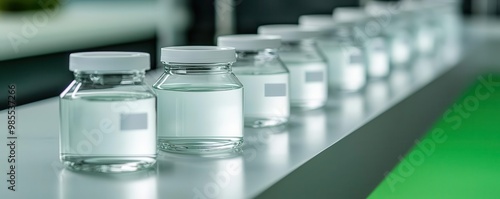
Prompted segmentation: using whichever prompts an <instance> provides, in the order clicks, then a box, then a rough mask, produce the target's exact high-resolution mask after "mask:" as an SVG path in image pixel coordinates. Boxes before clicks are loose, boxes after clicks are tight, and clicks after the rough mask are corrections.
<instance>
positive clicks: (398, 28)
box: [365, 1, 415, 69]
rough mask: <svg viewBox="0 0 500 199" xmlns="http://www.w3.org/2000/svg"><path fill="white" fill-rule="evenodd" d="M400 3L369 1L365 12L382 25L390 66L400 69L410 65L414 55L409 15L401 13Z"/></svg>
mask: <svg viewBox="0 0 500 199" xmlns="http://www.w3.org/2000/svg"><path fill="white" fill-rule="evenodd" d="M399 5H400V3H397V2H383V1H369V2H367V4H366V7H365V10H366V12H367V13H368V14H369V15H370V16H372V17H374V18H375V19H376V20H377V21H378V22H379V23H380V25H381V26H382V31H383V34H384V35H386V36H387V39H388V43H389V44H388V50H389V57H390V63H391V68H393V69H400V68H406V67H408V66H410V65H411V62H412V61H413V55H414V51H415V50H414V45H413V44H414V42H413V34H412V32H411V31H412V29H413V27H412V24H411V23H409V21H411V17H410V15H408V14H403V13H401V9H400V8H399Z"/></svg>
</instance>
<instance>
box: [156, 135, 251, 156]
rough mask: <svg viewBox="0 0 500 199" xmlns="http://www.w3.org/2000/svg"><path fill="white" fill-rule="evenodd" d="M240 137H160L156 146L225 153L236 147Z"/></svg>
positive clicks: (192, 152)
mask: <svg viewBox="0 0 500 199" xmlns="http://www.w3.org/2000/svg"><path fill="white" fill-rule="evenodd" d="M242 144H243V138H242V137H215V138H207V137H161V138H159V139H158V148H159V149H160V150H162V151H166V152H172V153H186V154H206V153H226V152H231V151H234V150H235V149H238V148H239V147H240V146H241V145H242Z"/></svg>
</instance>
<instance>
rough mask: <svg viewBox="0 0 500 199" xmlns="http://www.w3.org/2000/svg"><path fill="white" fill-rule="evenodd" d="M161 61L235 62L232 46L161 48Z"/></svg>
mask: <svg viewBox="0 0 500 199" xmlns="http://www.w3.org/2000/svg"><path fill="white" fill-rule="evenodd" d="M161 61H162V62H172V63H195V64H196V63H198V64H200V63H223V62H235V61H236V52H235V50H234V48H232V47H217V46H173V47H165V48H162V49H161Z"/></svg>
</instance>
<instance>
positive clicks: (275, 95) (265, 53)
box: [218, 35, 290, 127]
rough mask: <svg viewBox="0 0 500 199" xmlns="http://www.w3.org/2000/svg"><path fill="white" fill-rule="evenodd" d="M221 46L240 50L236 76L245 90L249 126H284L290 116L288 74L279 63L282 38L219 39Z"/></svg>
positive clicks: (233, 37) (234, 67)
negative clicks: (278, 52)
mask: <svg viewBox="0 0 500 199" xmlns="http://www.w3.org/2000/svg"><path fill="white" fill-rule="evenodd" d="M218 45H219V46H228V47H234V48H235V49H236V55H237V59H236V63H234V64H233V73H234V74H235V75H236V77H238V80H240V82H241V83H242V84H243V86H244V88H245V89H244V119H245V126H249V127H267V126H276V125H281V124H284V123H286V122H287V121H288V117H289V116H290V99H289V96H288V92H289V91H288V81H289V74H288V70H287V68H286V67H285V65H284V64H283V62H282V61H281V60H280V59H279V57H278V54H277V49H278V47H279V46H280V45H281V38H280V37H279V36H271V35H229V36H221V37H219V38H218Z"/></svg>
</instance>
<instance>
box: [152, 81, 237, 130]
mask: <svg viewBox="0 0 500 199" xmlns="http://www.w3.org/2000/svg"><path fill="white" fill-rule="evenodd" d="M156 92H157V94H158V136H160V137H163V138H165V137H204V138H210V137H242V136H243V91H242V89H235V90H226V91H208V92H207V91H201V92H196V91H195V92H181V91H170V90H156Z"/></svg>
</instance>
